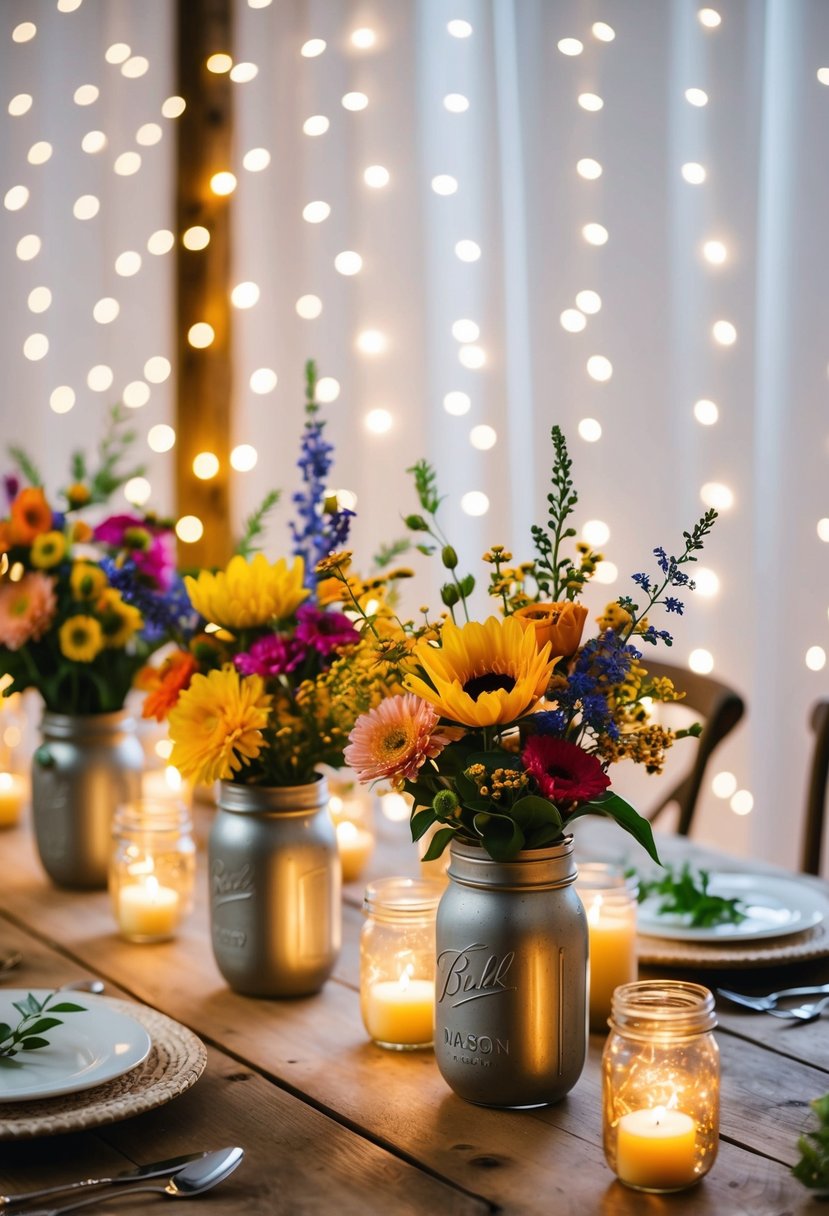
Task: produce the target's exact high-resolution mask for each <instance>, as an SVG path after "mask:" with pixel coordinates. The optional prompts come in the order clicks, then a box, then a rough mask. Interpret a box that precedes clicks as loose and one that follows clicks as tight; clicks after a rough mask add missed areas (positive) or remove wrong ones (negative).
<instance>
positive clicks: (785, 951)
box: [636, 921, 829, 971]
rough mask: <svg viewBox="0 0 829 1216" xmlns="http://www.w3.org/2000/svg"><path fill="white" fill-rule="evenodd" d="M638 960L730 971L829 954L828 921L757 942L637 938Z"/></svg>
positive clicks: (663, 965)
mask: <svg viewBox="0 0 829 1216" xmlns="http://www.w3.org/2000/svg"><path fill="white" fill-rule="evenodd" d="M636 949H637V953H638V955H639V962H640V963H645V964H649V965H651V966H655V967H705V968H709V967H710V968H715V969H721V970H724V971H727V970H729V969H737V968H742V967H773V966H774V965H775V963H791V962H797V961H798V960H799V959H802V960H805V959H810V958H823V957H825V956H826V955H829V932H827V926H826V921H822V922H821V923H820V924H819V925H815V926H814V927H813V928H811V929H804V931H803V932H802V933H793V934H792V935H791V936H790V937H785V938H780V937H778V938H764V939H763V940H762V941H754V942H722V943H718V944H716V945H714V944H712V945H707V944H705V943H703V942H685V941H683V942H680V941H669V940H668V939H667V938H663V937H644V936H640V937H638V938H637V939H636Z"/></svg>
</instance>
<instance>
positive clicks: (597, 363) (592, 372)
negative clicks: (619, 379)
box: [587, 355, 613, 382]
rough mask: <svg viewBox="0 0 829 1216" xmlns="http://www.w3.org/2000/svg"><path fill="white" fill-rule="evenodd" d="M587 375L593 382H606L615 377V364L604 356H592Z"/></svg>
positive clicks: (588, 363) (588, 362) (588, 361)
mask: <svg viewBox="0 0 829 1216" xmlns="http://www.w3.org/2000/svg"><path fill="white" fill-rule="evenodd" d="M587 374H588V376H589V377H590V378H591V380H598V381H599V382H604V381H605V380H609V379H610V377H611V376H612V375H613V364H612V363H611V362H610V360H609V359H608V358H606V357H605V356H604V355H591V356H590V358H589V359H588V360H587Z"/></svg>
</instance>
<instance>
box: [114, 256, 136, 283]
mask: <svg viewBox="0 0 829 1216" xmlns="http://www.w3.org/2000/svg"><path fill="white" fill-rule="evenodd" d="M140 269H141V254H140V253H137V252H136V251H135V250H134V249H127V250H125V251H124V253H119V254H118V257H117V258H116V259H115V273H116V274H120V275H121V277H122V278H125V279H129V278H131V277H132V276H133V275H134V274H138V272H139V270H140Z"/></svg>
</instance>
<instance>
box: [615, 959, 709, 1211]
mask: <svg viewBox="0 0 829 1216" xmlns="http://www.w3.org/2000/svg"><path fill="white" fill-rule="evenodd" d="M715 1025H716V1018H715V1016H714V998H713V996H712V995H711V993H710V992H709V991H708V989H707V988H703V987H702V986H701V985H700V984H689V983H685V982H684V981H681V980H646V981H643V982H642V983H638V984H625V985H623V986H622V987H621V988H617V989H616V991H615V992H614V994H613V1009H612V1013H611V1022H610V1026H611V1030H610V1035H609V1036H608V1040H607V1043H606V1044H605V1049H604V1055H603V1059H602V1078H603V1080H602V1089H603V1132H604V1152H605V1157H606V1158H607V1162H608V1165H609V1166H610V1168H611V1169H612V1170H613V1171H614V1173H615V1174H616V1175H617V1176H618V1178H619V1181H620V1182H623V1183H624V1184H625V1185H626V1186H629V1187H632V1188H633V1189H634V1190H639V1191H653V1192H656V1193H665V1192H669V1191H681V1190H684V1189H685V1188H686V1187H689V1186H693V1184H694V1183H695V1182H699V1180H700V1178H702V1177H704V1176H705V1174H707V1173H708V1171H709V1170H710V1169H711V1166H712V1165H713V1164H714V1160H715V1158H716V1156H717V1140H718V1134H719V1095H720V1061H719V1050H718V1048H717V1044H716V1042H715V1040H714V1036H713V1034H712V1033H711V1032H712V1030H713V1028H714V1026H715Z"/></svg>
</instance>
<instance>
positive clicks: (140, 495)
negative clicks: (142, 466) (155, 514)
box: [124, 477, 153, 507]
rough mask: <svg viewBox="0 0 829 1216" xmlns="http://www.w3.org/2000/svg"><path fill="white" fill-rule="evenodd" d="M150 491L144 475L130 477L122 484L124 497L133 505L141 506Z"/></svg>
mask: <svg viewBox="0 0 829 1216" xmlns="http://www.w3.org/2000/svg"><path fill="white" fill-rule="evenodd" d="M152 492H153V488H152V486H151V485H150V483H149V482H148V481H147V478H146V477H131V478H130V479H129V481H128V482H127V484H126V485H125V486H124V498H126V500H127V502H131V503H132V504H133V506H135V507H143V505H144V503H145V502H147V500H148V499H149V497H150V495H151V494H152Z"/></svg>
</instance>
